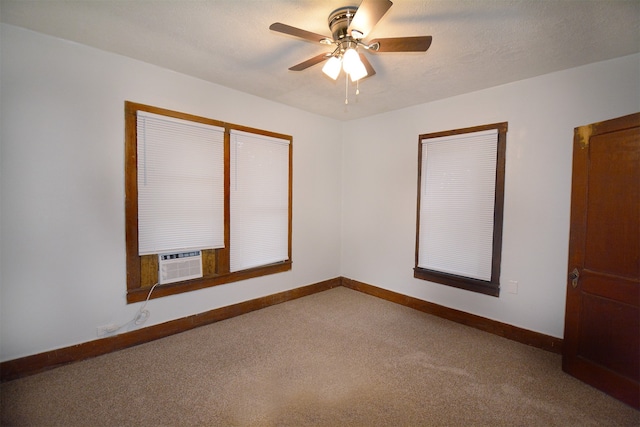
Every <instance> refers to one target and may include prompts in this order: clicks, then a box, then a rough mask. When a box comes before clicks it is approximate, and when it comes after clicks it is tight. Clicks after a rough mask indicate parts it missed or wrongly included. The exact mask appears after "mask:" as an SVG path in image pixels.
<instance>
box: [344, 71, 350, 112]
mask: <svg viewBox="0 0 640 427" xmlns="http://www.w3.org/2000/svg"><path fill="white" fill-rule="evenodd" d="M344 74H345V76H344V105H348V104H349V74H347V73H344Z"/></svg>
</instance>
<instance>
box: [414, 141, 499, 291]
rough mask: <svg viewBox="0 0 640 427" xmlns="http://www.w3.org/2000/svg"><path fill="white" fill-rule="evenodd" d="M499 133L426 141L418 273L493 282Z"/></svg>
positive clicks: (423, 147) (422, 164)
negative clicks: (453, 275)
mask: <svg viewBox="0 0 640 427" xmlns="http://www.w3.org/2000/svg"><path fill="white" fill-rule="evenodd" d="M497 146H498V130H497V129H492V130H488V131H480V132H473V133H465V134H457V135H451V136H445V137H439V138H430V139H425V140H423V141H422V159H421V184H420V192H421V194H420V219H419V220H420V235H419V241H418V267H421V268H425V269H429V270H435V271H440V272H444V273H449V274H455V275H459V276H465V277H470V278H474V279H479V280H485V281H490V280H491V267H492V250H493V225H494V223H493V221H494V203H495V186H496V161H497Z"/></svg>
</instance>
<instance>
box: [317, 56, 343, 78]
mask: <svg viewBox="0 0 640 427" xmlns="http://www.w3.org/2000/svg"><path fill="white" fill-rule="evenodd" d="M341 65H342V64H341V63H340V59H339V58H337V57H335V56H332V57H331V58H329V60H328V61H327V63H326V64H324V67H322V72H323V73H325V74H326V75H327V76H329V77H331V78H332V79H333V80H336V79H337V78H338V75H339V74H340V68H341Z"/></svg>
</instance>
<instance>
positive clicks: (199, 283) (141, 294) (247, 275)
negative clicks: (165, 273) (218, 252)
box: [127, 260, 292, 304]
mask: <svg viewBox="0 0 640 427" xmlns="http://www.w3.org/2000/svg"><path fill="white" fill-rule="evenodd" d="M291 265H292V261H290V260H289V261H283V262H279V263H275V264H270V265H265V266H262V267H255V268H251V269H248V270H242V271H236V272H234V273H227V274H219V275H215V276H211V277H202V278H199V279H193V280H186V281H184V282H176V283H169V284H166V285H161V286H157V287H156V288H155V289H154V291H153V293H152V294H151V297H150V299H154V298H161V297H166V296H169V295H176V294H181V293H183V292H190V291H195V290H198V289H204V288H209V287H212V286H217V285H224V284H226V283H232V282H238V281H240V280H246V279H251V278H254V277H260V276H266V275H269V274H276V273H281V272H284V271H289V270H291ZM150 289H151V287H146V288H137V289H129V290H128V291H127V304H131V303H134V302H140V301H144V300H146V299H147V296H148V295H149V290H150Z"/></svg>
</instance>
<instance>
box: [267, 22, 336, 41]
mask: <svg viewBox="0 0 640 427" xmlns="http://www.w3.org/2000/svg"><path fill="white" fill-rule="evenodd" d="M269 29H270V30H273V31H277V32H279V33H284V34H289V35H290V36H295V37H299V38H301V39H305V40H310V41H312V42H318V43H320V42H321V41H323V40H329V42H331V39H330V38H329V37H326V36H323V35H320V34H316V33H312V32H311V31H307V30H302V29H300V28H296V27H292V26H291V25H287V24H283V23H281V22H276V23H273V24H271V25H270V26H269Z"/></svg>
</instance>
